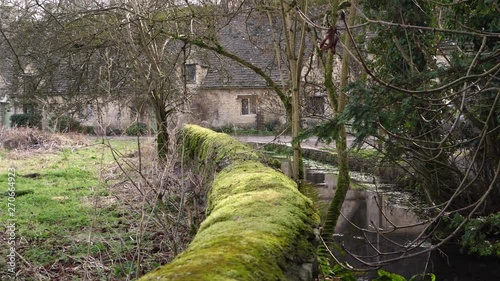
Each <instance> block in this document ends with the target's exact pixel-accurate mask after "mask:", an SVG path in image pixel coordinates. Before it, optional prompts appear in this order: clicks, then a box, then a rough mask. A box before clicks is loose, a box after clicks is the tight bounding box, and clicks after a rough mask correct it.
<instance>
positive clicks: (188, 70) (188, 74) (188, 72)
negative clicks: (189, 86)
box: [184, 64, 196, 83]
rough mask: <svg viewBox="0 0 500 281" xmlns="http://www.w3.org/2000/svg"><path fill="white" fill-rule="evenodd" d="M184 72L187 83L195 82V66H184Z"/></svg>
mask: <svg viewBox="0 0 500 281" xmlns="http://www.w3.org/2000/svg"><path fill="white" fill-rule="evenodd" d="M184 71H185V73H184V76H185V78H186V82H187V83H193V82H196V64H186V66H185V69H184Z"/></svg>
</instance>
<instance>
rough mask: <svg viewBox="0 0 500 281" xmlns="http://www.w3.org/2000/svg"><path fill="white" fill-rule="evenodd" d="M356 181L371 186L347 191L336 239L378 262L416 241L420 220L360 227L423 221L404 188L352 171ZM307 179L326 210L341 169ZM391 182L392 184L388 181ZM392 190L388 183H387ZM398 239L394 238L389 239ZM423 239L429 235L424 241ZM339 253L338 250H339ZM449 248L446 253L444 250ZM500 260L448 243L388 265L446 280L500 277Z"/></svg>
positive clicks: (321, 171)
mask: <svg viewBox="0 0 500 281" xmlns="http://www.w3.org/2000/svg"><path fill="white" fill-rule="evenodd" d="M282 169H283V171H284V172H285V173H286V171H288V170H289V165H287V164H286V163H284V164H283V165H282ZM351 178H352V179H353V182H355V183H356V184H358V185H365V186H367V187H369V189H351V190H349V191H348V193H347V197H346V200H345V202H344V205H343V206H342V213H343V215H344V216H345V218H340V219H339V221H338V223H337V226H336V229H335V232H336V234H335V235H334V241H336V242H337V243H338V244H339V245H342V246H343V247H344V248H345V249H346V250H348V251H349V252H351V253H353V254H355V255H360V256H365V257H370V256H371V258H364V260H365V261H369V262H373V261H377V260H378V259H382V258H383V259H390V258H394V257H397V256H398V254H394V255H386V256H383V257H381V256H380V255H379V254H378V251H380V252H385V253H388V252H398V251H400V250H401V249H402V248H403V247H404V246H405V245H408V243H409V242H410V241H413V240H414V239H415V238H416V237H417V236H418V234H419V233H420V232H421V230H422V229H423V226H414V227H409V228H404V229H395V230H394V231H392V232H391V233H388V234H384V235H381V234H378V233H367V232H363V231H361V230H360V229H359V228H363V229H369V230H375V229H379V230H392V229H394V225H396V226H403V225H411V224H416V223H418V222H420V220H419V218H418V216H417V215H415V213H414V212H412V211H411V209H410V208H408V207H406V206H409V205H408V195H406V194H403V193H398V192H388V191H382V192H375V191H374V187H375V186H377V187H380V186H383V185H381V184H379V183H378V181H377V179H376V178H373V176H371V175H366V174H361V173H357V174H356V173H351ZM306 179H307V180H308V181H309V182H312V183H315V185H316V186H317V191H318V196H319V200H320V202H322V203H323V204H322V205H323V206H324V210H323V212H324V213H326V208H327V207H328V204H329V203H330V201H331V200H332V198H333V196H334V194H335V188H336V183H337V174H336V171H333V172H332V171H331V170H329V169H322V168H321V167H314V169H311V168H309V169H307V174H306ZM386 187H387V186H386ZM385 190H387V189H385ZM389 241H392V242H389ZM422 242H423V241H422ZM427 245H429V244H428V243H422V244H421V245H419V246H418V247H416V251H420V250H423V248H424V247H426V246H427ZM337 253H338V252H337ZM444 253H446V254H444ZM337 256H341V257H342V259H343V261H346V262H348V263H349V264H350V265H352V266H355V267H359V266H360V263H359V262H357V261H356V260H355V259H354V258H352V257H351V256H350V255H344V256H342V255H340V254H338V255H337ZM499 264H500V262H499V261H498V260H492V259H491V258H490V259H474V258H472V257H467V256H463V255H461V254H460V253H459V252H457V250H455V249H453V250H450V249H442V251H440V252H432V253H425V254H422V255H418V256H415V257H412V258H406V259H402V260H400V261H397V262H395V263H392V264H389V265H387V266H385V267H383V268H382V269H384V270H386V271H389V272H393V273H397V274H400V275H402V276H404V277H405V278H407V280H409V279H410V278H411V277H412V276H413V275H415V274H421V273H424V272H433V273H434V274H435V275H436V280H444V281H472V280H475V281H490V280H500V267H499V266H498V265H499ZM374 277H376V273H375V272H369V273H367V274H366V275H365V276H362V277H360V278H359V280H372V279H373V278H374Z"/></svg>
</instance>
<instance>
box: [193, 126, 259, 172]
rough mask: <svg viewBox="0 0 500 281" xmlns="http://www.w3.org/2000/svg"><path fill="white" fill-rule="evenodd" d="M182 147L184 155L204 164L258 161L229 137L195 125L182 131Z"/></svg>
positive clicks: (254, 155) (248, 150)
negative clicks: (184, 150) (184, 149)
mask: <svg viewBox="0 0 500 281" xmlns="http://www.w3.org/2000/svg"><path fill="white" fill-rule="evenodd" d="M184 134H185V135H184V147H185V148H186V155H187V156H188V157H191V158H198V159H199V160H202V161H203V162H204V163H206V162H208V161H210V162H212V163H215V164H220V163H221V161H222V160H224V161H225V162H228V163H230V162H233V161H237V160H258V159H259V156H258V155H257V153H256V152H255V151H253V150H251V149H250V147H248V146H247V145H246V144H243V143H241V142H239V141H237V140H235V139H234V138H232V137H231V136H229V135H226V134H222V133H215V132H214V131H212V130H209V129H206V128H202V127H200V126H196V125H187V126H186V127H185V129H184Z"/></svg>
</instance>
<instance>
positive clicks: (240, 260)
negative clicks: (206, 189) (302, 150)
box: [140, 126, 319, 281]
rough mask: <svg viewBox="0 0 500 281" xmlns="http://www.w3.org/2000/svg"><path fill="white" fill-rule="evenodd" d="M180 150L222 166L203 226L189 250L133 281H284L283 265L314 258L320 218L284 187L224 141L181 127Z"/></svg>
mask: <svg viewBox="0 0 500 281" xmlns="http://www.w3.org/2000/svg"><path fill="white" fill-rule="evenodd" d="M190 137H194V138H195V139H190ZM219 141H220V142H222V143H223V144H222V145H221V143H220V142H219ZM205 142H208V143H205ZM185 143H186V144H187V145H189V147H190V153H191V155H192V156H197V157H201V158H205V159H206V157H207V156H208V155H212V157H213V159H216V161H228V159H229V161H228V165H227V166H226V167H225V168H224V169H223V170H222V171H221V172H220V173H218V174H217V176H216V178H215V180H214V182H213V185H212V188H211V190H210V193H209V195H208V201H209V207H208V210H207V218H206V220H205V221H204V222H203V223H202V224H201V226H200V228H199V230H198V233H197V234H196V236H195V238H194V240H193V241H192V242H191V244H190V246H189V247H188V249H187V250H186V251H185V252H184V253H182V254H181V255H179V256H178V257H176V258H175V259H174V261H172V262H171V263H170V264H167V265H165V266H163V267H161V268H159V269H158V270H156V271H153V272H151V273H149V274H148V275H146V276H144V277H143V278H141V279H140V280H259V281H265V280H286V277H285V271H286V268H287V267H288V265H287V263H289V262H295V263H296V262H297V261H299V260H301V259H307V258H309V257H311V256H313V255H314V252H315V249H314V246H313V245H312V243H311V240H312V239H313V237H314V235H313V229H312V227H313V226H315V225H317V224H318V223H319V216H318V215H317V214H316V213H315V211H314V208H313V207H312V203H311V201H310V200H309V199H308V198H306V197H305V196H304V195H302V194H301V193H300V192H299V191H298V189H297V187H296V185H295V183H294V182H293V181H292V180H291V179H289V178H288V177H286V176H285V175H283V174H282V173H279V172H277V171H275V170H273V169H271V168H269V167H266V166H264V165H263V164H261V163H260V162H258V161H256V159H258V157H257V155H256V154H255V153H254V152H253V151H251V150H250V149H249V148H248V147H247V146H244V145H242V144H240V143H238V142H236V141H235V140H234V139H232V138H230V139H229V138H228V137H227V136H226V135H223V134H217V133H214V132H211V131H210V130H206V129H202V128H200V127H195V126H188V127H187V129H186V139H185ZM226 145H227V146H226ZM200 150H201V151H200Z"/></svg>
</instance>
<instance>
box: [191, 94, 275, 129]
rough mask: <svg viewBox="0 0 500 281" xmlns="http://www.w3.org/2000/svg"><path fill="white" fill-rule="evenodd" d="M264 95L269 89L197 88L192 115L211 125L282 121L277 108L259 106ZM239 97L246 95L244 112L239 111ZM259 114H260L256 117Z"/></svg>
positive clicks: (255, 126) (253, 125)
mask: <svg viewBox="0 0 500 281" xmlns="http://www.w3.org/2000/svg"><path fill="white" fill-rule="evenodd" d="M268 95H269V90H266V89H210V90H200V91H198V93H196V94H195V96H194V98H193V103H192V116H193V118H194V121H195V122H196V123H198V124H202V125H203V126H205V127H212V128H220V127H226V126H234V127H238V128H257V125H258V124H257V122H258V121H259V122H262V123H268V122H271V121H274V120H277V121H278V122H283V121H284V118H283V116H282V112H281V111H280V109H279V108H277V109H276V110H275V111H274V110H269V106H263V103H264V100H265V99H266V97H267V96H268ZM242 99H249V100H248V103H247V106H248V108H247V109H246V110H247V112H246V113H247V114H244V113H243V112H244V110H243V107H244V104H243V102H242ZM277 106H279V104H277ZM259 114H262V115H263V116H262V118H261V119H260V120H259V119H258V115H259Z"/></svg>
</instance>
